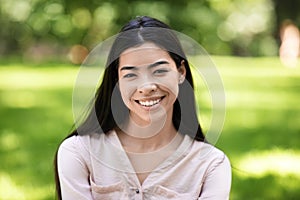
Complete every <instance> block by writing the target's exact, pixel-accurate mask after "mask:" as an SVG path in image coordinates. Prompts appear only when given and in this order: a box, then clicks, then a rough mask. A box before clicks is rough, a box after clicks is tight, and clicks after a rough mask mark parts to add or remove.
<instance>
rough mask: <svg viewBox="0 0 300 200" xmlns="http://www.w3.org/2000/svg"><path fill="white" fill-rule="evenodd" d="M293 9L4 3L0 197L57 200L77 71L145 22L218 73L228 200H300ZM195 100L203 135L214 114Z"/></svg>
mask: <svg viewBox="0 0 300 200" xmlns="http://www.w3.org/2000/svg"><path fill="white" fill-rule="evenodd" d="M299 8H300V2H299V1H297V0H287V1H280V0H185V1H181V0H173V1H171V0H169V1H167V0H166V1H147V0H144V1H130V0H110V1H101V0H85V1H82V0H72V1H70V0H47V1H46V0H0V27H1V28H0V199H4V200H6V199H16V200H22V199H30V200H35V199H54V198H55V195H54V191H55V188H54V178H53V157H54V154H55V151H56V148H57V146H58V145H59V143H60V141H61V140H62V139H63V138H64V137H65V136H66V135H67V133H68V132H69V131H70V130H71V128H72V124H73V114H72V90H73V86H74V83H75V80H76V77H77V73H78V70H79V67H80V63H81V62H82V61H83V60H84V58H85V57H86V55H87V54H88V53H89V52H90V51H91V50H92V49H93V48H94V47H95V46H96V45H97V44H99V43H100V42H101V41H103V40H105V39H107V38H109V37H110V36H112V35H114V34H116V33H117V32H118V31H119V30H120V27H121V26H122V25H123V24H124V23H125V22H127V21H128V20H129V19H132V18H134V17H135V16H142V15H149V16H152V17H156V18H158V19H160V20H162V21H164V22H166V23H167V24H169V25H170V26H171V27H172V28H174V29H175V30H177V31H179V32H182V33H184V34H186V35H188V36H190V37H192V38H193V39H194V40H196V41H197V42H199V44H201V45H202V46H203V47H204V48H205V49H206V51H207V52H208V53H209V54H210V55H211V59H212V60H213V62H214V63H215V64H216V66H217V68H218V70H219V73H220V75H221V77H222V79H223V84H224V88H225V93H226V119H225V123H224V128H223V131H222V134H221V136H220V138H219V140H218V142H217V144H216V146H217V147H218V148H220V149H222V150H223V151H225V152H226V154H227V155H228V157H229V158H230V160H231V164H232V167H233V171H232V173H233V179H232V191H231V199H232V200H239V199H243V200H244V199H246V200H248V199H249V200H252V199H254V200H259V199H262V200H265V199H288V200H289V199H290V200H291V199H299V198H300V103H299V99H300V94H299V91H300V72H299V70H300V65H299V62H298V57H299V29H298V28H299V26H300V11H299ZM197 81H200V80H196V82H197ZM197 92H198V93H197V94H196V95H197V101H198V105H199V107H200V110H202V116H200V120H202V121H203V122H204V128H207V127H205V126H207V125H206V124H209V119H210V117H211V115H210V114H211V113H210V108H211V107H210V106H211V105H210V103H209V100H207V99H206V98H201V90H199V91H197Z"/></svg>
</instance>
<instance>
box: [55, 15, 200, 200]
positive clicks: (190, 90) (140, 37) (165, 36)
mask: <svg viewBox="0 0 300 200" xmlns="http://www.w3.org/2000/svg"><path fill="white" fill-rule="evenodd" d="M145 42H151V43H154V44H155V45H157V46H159V47H161V48H162V49H164V50H166V51H167V52H168V53H169V55H170V56H171V58H172V59H173V60H174V61H175V63H176V66H177V67H180V66H181V65H182V63H184V65H185V68H186V76H185V81H184V83H183V84H180V85H179V94H178V97H177V99H176V101H175V103H174V105H173V117H172V121H173V125H174V127H175V129H176V130H177V131H178V132H180V133H181V134H184V135H189V136H191V137H192V138H194V139H195V140H197V141H205V137H204V134H203V132H202V129H201V126H200V124H199V122H198V118H197V111H196V106H195V96H194V84H193V78H192V74H191V70H190V66H189V63H188V61H187V58H186V56H185V53H184V51H183V49H182V47H181V44H180V42H179V40H178V38H177V36H176V34H175V33H174V31H172V29H171V28H170V27H169V26H168V25H166V24H165V23H163V22H161V21H159V20H157V19H154V18H151V17H146V16H143V17H137V18H135V19H133V20H131V21H129V22H128V23H127V24H126V25H125V26H124V27H123V28H122V29H121V31H120V33H119V34H118V35H117V36H116V38H115V41H114V43H113V45H112V47H111V50H110V52H109V55H108V58H107V63H106V68H105V70H104V75H103V79H102V82H101V84H100V86H99V88H98V90H97V92H96V94H95V99H94V100H93V102H92V105H91V109H90V110H89V112H88V115H87V117H86V119H85V120H84V121H83V122H82V123H81V124H80V125H79V126H78V127H77V128H75V129H74V130H73V131H72V132H71V133H70V134H69V135H68V136H67V137H66V138H69V137H71V136H74V135H82V134H92V133H99V134H102V133H104V134H105V133H107V132H108V131H110V130H112V129H118V128H119V127H118V124H120V122H122V121H124V120H125V119H126V117H127V116H128V115H127V113H128V109H127V107H126V106H125V104H124V103H123V100H122V98H121V94H120V91H119V90H118V89H115V88H116V87H115V86H116V84H117V83H118V67H119V56H120V54H121V53H122V52H123V51H124V50H126V49H128V48H130V47H136V46H139V45H142V44H143V43H145ZM113 96H114V100H113V101H112V98H113ZM112 102H113V105H112ZM112 106H113V108H114V109H115V110H118V115H117V116H116V115H114V113H113V111H112ZM54 166H55V182H56V192H57V197H58V199H61V190H60V183H59V176H58V171H57V152H56V155H55V160H54Z"/></svg>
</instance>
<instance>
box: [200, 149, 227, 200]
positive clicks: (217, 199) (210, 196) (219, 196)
mask: <svg viewBox="0 0 300 200" xmlns="http://www.w3.org/2000/svg"><path fill="white" fill-rule="evenodd" d="M230 187H231V165H230V162H229V160H228V158H227V157H226V155H224V154H223V157H221V159H219V160H217V161H216V162H215V163H214V164H213V165H212V166H211V167H210V169H209V170H208V172H207V174H206V177H205V180H204V183H203V185H202V191H201V194H200V196H199V198H198V200H228V199H229V194H230Z"/></svg>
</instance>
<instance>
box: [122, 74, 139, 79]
mask: <svg viewBox="0 0 300 200" xmlns="http://www.w3.org/2000/svg"><path fill="white" fill-rule="evenodd" d="M135 76H136V74H133V73H129V74H125V75H124V76H123V78H132V77H135Z"/></svg>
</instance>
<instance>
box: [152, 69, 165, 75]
mask: <svg viewBox="0 0 300 200" xmlns="http://www.w3.org/2000/svg"><path fill="white" fill-rule="evenodd" d="M166 72H168V70H166V69H158V70H155V71H154V74H156V73H158V74H161V73H166Z"/></svg>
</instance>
